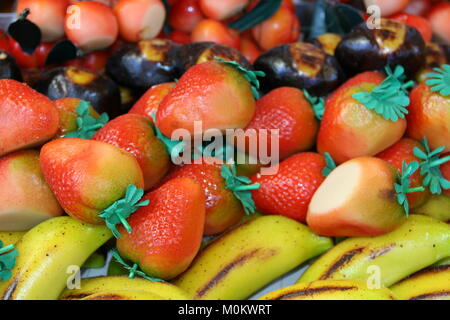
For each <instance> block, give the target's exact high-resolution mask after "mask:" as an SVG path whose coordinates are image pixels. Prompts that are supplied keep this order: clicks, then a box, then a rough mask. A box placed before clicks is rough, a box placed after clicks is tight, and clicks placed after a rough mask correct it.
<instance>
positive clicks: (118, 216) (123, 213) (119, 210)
mask: <svg viewBox="0 0 450 320" xmlns="http://www.w3.org/2000/svg"><path fill="white" fill-rule="evenodd" d="M143 195H144V190H142V189H139V188H137V187H136V186H135V185H133V184H130V185H129V186H128V187H127V190H126V192H125V197H124V198H122V199H119V200H117V201H115V202H114V203H113V204H112V205H110V206H109V207H108V208H106V209H105V210H103V211H102V212H101V213H100V215H99V217H100V218H103V219H104V220H105V224H106V226H107V227H108V228H109V229H110V230H111V231H112V233H113V235H114V237H116V238H117V239H118V238H120V237H121V236H122V235H121V234H120V232H119V231H118V230H117V227H116V225H118V224H122V225H123V226H124V228H125V230H126V231H127V232H128V233H131V231H132V228H131V226H130V225H129V224H128V222H127V220H126V219H127V218H128V217H129V216H130V215H131V214H132V213H134V212H135V211H136V210H137V209H139V207H143V206H147V205H148V204H149V203H150V201H148V200H145V201H141V202H139V200H141V198H142V196H143Z"/></svg>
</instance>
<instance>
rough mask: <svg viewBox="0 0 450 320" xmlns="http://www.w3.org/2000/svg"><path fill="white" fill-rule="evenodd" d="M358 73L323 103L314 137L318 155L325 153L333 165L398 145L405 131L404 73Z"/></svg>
mask: <svg viewBox="0 0 450 320" xmlns="http://www.w3.org/2000/svg"><path fill="white" fill-rule="evenodd" d="M386 71H387V74H388V76H387V77H386V78H385V79H384V80H383V78H380V75H379V74H378V73H374V72H371V73H362V74H360V75H357V76H355V77H354V78H352V79H350V80H348V81H347V82H346V83H344V84H343V85H342V86H341V87H340V88H339V89H337V90H336V91H335V92H334V93H333V94H332V95H331V96H330V97H329V98H328V99H327V100H326V105H325V114H324V116H323V120H322V123H321V126H320V130H319V134H318V137H317V149H318V151H319V153H322V154H323V153H324V152H329V153H330V154H331V156H332V157H333V159H334V160H335V161H336V162H337V163H343V162H345V161H348V160H350V159H353V158H357V157H366V156H374V155H376V154H377V153H379V152H381V151H383V150H385V149H386V148H388V147H390V146H392V145H393V144H395V143H396V142H397V141H399V140H400V139H401V138H402V137H403V135H404V133H405V131H406V120H405V119H404V118H405V114H406V113H408V110H407V109H406V106H408V104H409V98H408V94H407V91H406V89H407V88H408V87H409V86H410V85H411V84H412V83H411V82H407V83H403V79H404V76H403V72H404V69H403V68H402V67H401V66H398V67H397V68H396V69H395V71H394V72H392V71H391V70H390V69H389V68H387V69H386Z"/></svg>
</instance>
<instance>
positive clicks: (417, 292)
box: [391, 265, 450, 300]
mask: <svg viewBox="0 0 450 320" xmlns="http://www.w3.org/2000/svg"><path fill="white" fill-rule="evenodd" d="M391 290H392V291H393V292H394V294H395V295H396V296H397V297H399V299H402V300H450V265H444V266H433V267H429V268H426V269H424V270H421V271H419V272H416V273H415V274H413V275H412V276H410V277H408V278H406V279H405V280H403V281H400V282H399V283H397V284H395V285H394V286H392V287H391Z"/></svg>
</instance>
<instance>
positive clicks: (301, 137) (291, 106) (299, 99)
mask: <svg viewBox="0 0 450 320" xmlns="http://www.w3.org/2000/svg"><path fill="white" fill-rule="evenodd" d="M270 129H279V130H280V131H279V157H280V159H284V158H286V157H288V156H290V155H292V154H294V153H296V152H300V151H306V150H309V149H311V148H312V147H313V146H314V144H315V140H316V135H317V131H318V129H319V123H318V121H317V119H316V118H315V115H314V111H313V109H312V107H311V104H310V103H309V101H308V100H307V98H306V97H305V95H304V93H303V92H302V91H301V90H299V89H297V88H290V87H281V88H278V89H275V90H272V91H271V92H269V93H268V94H266V95H265V96H263V97H262V98H261V99H259V100H258V101H257V103H256V112H255V115H254V117H253V119H252V121H251V122H250V123H249V124H248V125H247V127H246V128H245V132H246V133H247V135H248V136H250V135H252V136H253V135H255V134H256V139H258V137H259V135H258V132H259V131H260V130H270ZM270 141H271V139H270V132H268V137H267V150H271V143H270ZM260 143H261V142H259V143H258V146H260ZM247 152H250V150H247ZM254 156H256V155H254Z"/></svg>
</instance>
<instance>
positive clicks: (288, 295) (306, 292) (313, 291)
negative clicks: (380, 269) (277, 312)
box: [272, 286, 358, 300]
mask: <svg viewBox="0 0 450 320" xmlns="http://www.w3.org/2000/svg"><path fill="white" fill-rule="evenodd" d="M357 289H358V288H357V287H354V286H346V287H338V286H334V287H333V286H325V287H321V288H308V289H305V290H297V291H295V290H294V291H291V292H288V293H285V294H282V295H280V296H278V297H276V298H274V299H272V300H289V299H291V298H296V297H301V296H313V295H315V294H318V293H323V292H336V291H349V290H357Z"/></svg>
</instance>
